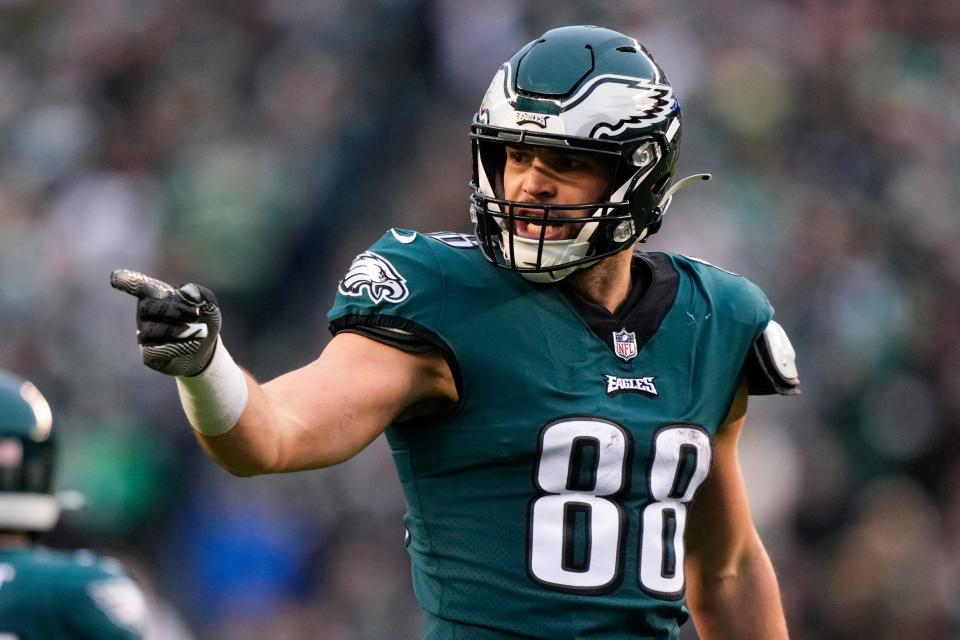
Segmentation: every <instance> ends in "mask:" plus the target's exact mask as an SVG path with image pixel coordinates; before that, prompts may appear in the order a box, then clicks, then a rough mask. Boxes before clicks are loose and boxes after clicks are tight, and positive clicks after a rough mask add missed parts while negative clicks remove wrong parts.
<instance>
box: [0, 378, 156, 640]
mask: <svg viewBox="0 0 960 640" xmlns="http://www.w3.org/2000/svg"><path fill="white" fill-rule="evenodd" d="M55 462H56V448H55V444H54V434H53V417H52V414H51V412H50V407H49V405H48V404H47V401H46V400H45V399H44V397H43V395H41V394H40V392H39V391H38V390H37V388H36V387H35V386H33V385H32V384H31V383H29V382H26V381H24V380H21V379H20V378H17V377H16V376H14V375H12V374H9V373H6V372H3V371H0V640H94V639H97V640H135V639H139V638H141V637H142V633H143V630H144V628H145V625H146V619H147V607H146V603H145V599H144V596H143V593H142V592H141V590H140V587H138V586H137V585H136V583H134V582H133V581H132V580H131V579H130V578H129V577H128V576H127V575H126V573H125V572H124V571H123V569H122V567H121V566H120V564H119V563H118V562H117V561H115V560H113V559H110V558H105V557H102V556H97V555H95V554H93V553H91V552H89V551H75V552H70V553H67V552H62V551H54V550H52V549H47V548H45V547H42V546H39V545H38V544H36V541H37V536H38V535H39V534H40V533H42V532H44V531H49V530H51V529H53V527H54V525H55V524H56V522H57V519H58V517H59V515H60V503H59V500H58V497H57V496H55V495H54V494H53V493H52V492H51V484H52V478H53V470H54V465H55Z"/></svg>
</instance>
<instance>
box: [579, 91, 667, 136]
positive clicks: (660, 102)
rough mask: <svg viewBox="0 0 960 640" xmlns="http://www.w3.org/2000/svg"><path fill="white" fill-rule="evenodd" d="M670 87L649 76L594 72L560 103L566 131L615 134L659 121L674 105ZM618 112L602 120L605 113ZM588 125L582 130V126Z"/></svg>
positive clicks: (665, 117) (662, 119)
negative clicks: (610, 119) (613, 118)
mask: <svg viewBox="0 0 960 640" xmlns="http://www.w3.org/2000/svg"><path fill="white" fill-rule="evenodd" d="M676 102H677V101H676V98H674V96H673V88H672V87H670V86H669V85H665V84H656V83H654V82H651V81H650V80H646V79H642V80H638V79H636V78H627V77H624V76H613V75H609V76H598V77H597V78H594V79H593V80H592V81H590V82H589V83H588V84H586V85H585V86H584V87H583V88H582V89H581V90H580V91H578V92H577V95H575V96H573V97H572V98H571V99H570V100H569V101H565V102H563V103H562V105H561V112H562V114H563V119H564V120H565V121H566V123H567V131H568V132H569V133H571V134H572V135H583V136H585V137H589V138H600V137H604V136H609V137H612V136H616V135H619V134H621V133H623V132H624V131H625V130H626V129H629V128H644V127H649V126H650V125H653V124H657V123H660V122H663V121H664V120H666V119H667V116H669V115H670V113H671V112H673V110H674V109H675V108H676ZM613 113H617V114H621V117H620V118H619V119H618V120H617V121H616V122H605V121H604V120H603V117H604V116H605V115H606V114H613ZM588 126H591V127H592V128H591V129H590V130H589V131H588V132H585V131H583V130H584V129H585V128H586V127H588Z"/></svg>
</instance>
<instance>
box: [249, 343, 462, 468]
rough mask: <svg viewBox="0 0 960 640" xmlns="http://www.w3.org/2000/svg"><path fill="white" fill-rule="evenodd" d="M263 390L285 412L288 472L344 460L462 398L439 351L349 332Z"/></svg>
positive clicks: (284, 463) (284, 452) (285, 465)
mask: <svg viewBox="0 0 960 640" xmlns="http://www.w3.org/2000/svg"><path fill="white" fill-rule="evenodd" d="M263 390H264V394H265V395H266V397H267V399H268V401H269V402H270V404H271V405H272V406H273V407H274V410H275V411H280V412H282V413H283V415H282V416H280V419H281V420H282V422H283V424H284V425H285V426H284V429H285V431H286V432H287V436H288V437H285V438H284V439H283V442H285V443H286V444H285V446H284V450H282V451H280V452H278V455H279V457H280V464H281V465H282V470H284V471H292V470H295V469H304V468H314V467H323V466H329V465H332V464H336V463H338V462H342V461H344V460H347V459H349V458H350V457H352V456H354V455H356V454H357V453H359V452H360V450H362V449H363V448H364V447H366V446H367V445H368V444H369V443H370V442H371V441H373V440H374V439H375V438H376V437H377V436H378V435H380V434H381V433H382V432H383V430H384V429H386V427H387V426H389V425H390V424H391V423H393V422H395V421H397V420H399V419H402V418H404V417H407V416H409V415H412V414H416V413H418V412H420V411H427V410H431V408H432V407H434V406H436V405H441V404H443V403H452V402H455V401H456V399H457V392H456V386H455V384H454V382H453V376H452V374H451V372H450V367H449V366H448V365H447V362H446V360H445V359H444V357H443V355H442V354H440V353H439V352H437V351H426V352H421V353H411V352H408V351H404V350H401V349H398V348H396V347H394V346H389V345H386V344H383V343H381V342H378V341H376V340H373V339H371V338H368V337H366V336H363V335H358V334H356V333H351V332H342V333H339V334H337V335H336V336H335V337H334V338H333V340H331V341H330V343H329V344H328V345H327V347H326V348H325V349H324V350H323V353H321V354H320V357H319V358H317V359H316V360H314V361H313V362H311V363H310V364H308V365H306V366H305V367H303V368H301V369H297V370H295V371H292V372H290V373H288V374H285V375H283V376H280V377H279V378H276V379H275V380H272V381H270V382H268V383H266V384H264V385H263Z"/></svg>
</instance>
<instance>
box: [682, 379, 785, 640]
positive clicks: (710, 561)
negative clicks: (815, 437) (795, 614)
mask: <svg viewBox="0 0 960 640" xmlns="http://www.w3.org/2000/svg"><path fill="white" fill-rule="evenodd" d="M746 411H747V391H746V386H745V385H744V386H741V388H740V389H739V390H738V392H737V395H736V398H735V399H734V402H733V406H732V408H731V409H730V413H729V415H728V416H727V419H726V421H725V423H724V424H723V425H722V426H721V427H720V429H719V431H718V432H717V435H716V438H715V440H714V455H713V469H712V470H711V473H710V477H709V478H708V479H707V481H706V482H705V483H704V484H703V486H701V487H700V489H699V491H697V496H696V498H695V501H694V504H693V506H692V508H691V509H690V514H689V516H688V521H687V534H686V535H687V537H686V552H687V555H686V560H685V563H684V565H685V571H686V577H687V603H688V605H689V607H690V611H691V614H692V616H693V621H694V624H695V626H696V628H697V633H698V634H699V635H700V638H701V640H720V639H728V638H729V639H731V640H733V639H736V640H786V639H787V624H786V621H785V619H784V615H783V608H782V606H781V604H780V590H779V588H778V586H777V578H776V576H775V575H774V571H773V565H772V564H771V562H770V558H769V556H768V555H767V552H766V550H765V549H764V547H763V543H762V542H761V541H760V536H759V535H758V534H757V530H756V528H755V527H754V524H753V519H752V517H751V515H750V505H749V504H748V501H747V492H746V488H745V486H744V483H743V476H742V473H741V471H740V462H739V458H738V456H737V442H738V440H739V438H740V432H741V431H742V429H743V425H744V422H745V421H746Z"/></svg>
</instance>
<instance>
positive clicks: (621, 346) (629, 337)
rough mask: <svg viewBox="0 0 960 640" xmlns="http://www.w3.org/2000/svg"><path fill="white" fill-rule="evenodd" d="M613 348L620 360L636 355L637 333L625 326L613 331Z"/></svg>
mask: <svg viewBox="0 0 960 640" xmlns="http://www.w3.org/2000/svg"><path fill="white" fill-rule="evenodd" d="M613 349H614V351H616V353H617V357H618V358H620V359H621V360H629V359H630V358H633V357H636V355H637V334H635V333H634V332H633V331H627V330H626V328H624V329H621V330H620V331H614V332H613Z"/></svg>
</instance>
